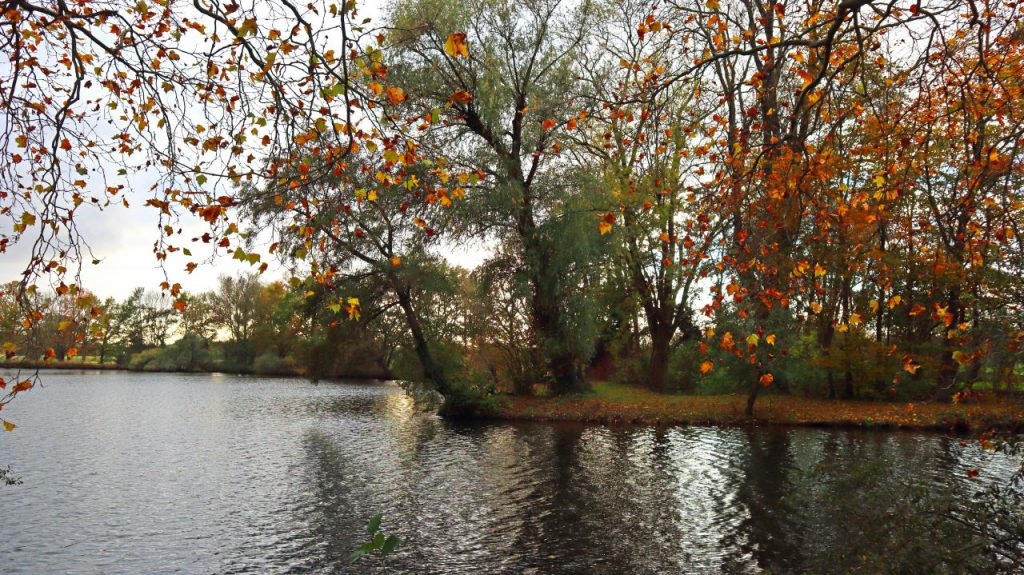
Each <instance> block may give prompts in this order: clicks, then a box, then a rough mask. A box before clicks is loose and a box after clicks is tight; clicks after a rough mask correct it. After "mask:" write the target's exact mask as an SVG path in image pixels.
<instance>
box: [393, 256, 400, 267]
mask: <svg viewBox="0 0 1024 575" xmlns="http://www.w3.org/2000/svg"><path fill="white" fill-rule="evenodd" d="M400 265H402V258H400V257H398V256H391V267H393V268H397V267H398V266H400Z"/></svg>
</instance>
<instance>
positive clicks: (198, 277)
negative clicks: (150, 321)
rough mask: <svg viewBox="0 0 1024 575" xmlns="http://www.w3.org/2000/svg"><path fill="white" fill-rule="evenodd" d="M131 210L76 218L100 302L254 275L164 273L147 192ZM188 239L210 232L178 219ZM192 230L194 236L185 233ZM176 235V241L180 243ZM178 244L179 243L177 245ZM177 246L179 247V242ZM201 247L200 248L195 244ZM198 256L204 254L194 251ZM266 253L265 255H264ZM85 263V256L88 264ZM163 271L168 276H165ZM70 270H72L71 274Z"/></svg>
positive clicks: (10, 266) (459, 254)
mask: <svg viewBox="0 0 1024 575" xmlns="http://www.w3.org/2000/svg"><path fill="white" fill-rule="evenodd" d="M128 197H129V204H130V207H129V208H124V207H123V206H121V205H115V206H111V207H108V208H107V209H106V210H103V211H100V210H95V209H91V210H83V211H80V212H78V214H77V218H78V222H79V225H80V226H81V229H82V233H83V235H84V237H85V240H86V241H87V242H88V243H89V246H90V247H91V249H92V254H93V257H95V258H96V259H99V260H100V263H99V264H97V265H93V264H92V263H91V262H90V261H86V262H84V263H83V265H82V269H81V283H80V285H82V286H83V287H84V288H86V289H88V290H89V291H92V292H93V293H95V294H96V295H98V296H99V297H101V298H107V297H114V298H117V299H123V298H125V297H126V296H128V295H129V294H130V293H131V292H132V290H134V289H135V288H137V287H143V288H146V289H151V290H159V289H160V283H161V282H163V281H164V279H165V277H166V278H167V279H168V280H169V281H170V283H172V284H173V283H180V284H181V285H182V287H183V288H184V289H185V290H186V291H189V292H202V291H207V290H210V289H213V288H214V287H215V286H216V283H217V278H218V277H219V276H220V275H223V274H227V275H237V274H241V273H246V272H253V271H256V266H250V265H249V264H246V263H243V262H240V261H238V260H234V259H231V257H230V256H229V255H221V256H220V257H217V258H215V259H214V260H213V261H212V262H205V263H200V265H199V267H198V268H196V269H195V270H194V271H193V272H192V273H191V274H189V273H187V272H186V271H185V262H186V261H190V260H187V259H186V258H183V257H181V256H178V255H173V254H172V255H171V256H170V257H169V258H168V262H167V264H166V265H165V266H164V268H165V269H162V268H161V266H160V263H159V262H158V261H157V259H156V256H155V255H154V254H153V242H154V241H156V240H157V239H158V238H159V235H160V230H159V229H158V227H157V226H158V223H159V211H158V210H156V209H154V208H152V207H148V206H145V205H143V204H144V203H145V200H146V199H147V197H148V193H137V194H134V195H129V196H128ZM182 219H183V221H182V227H183V228H184V229H185V238H186V242H185V243H188V244H191V242H188V241H187V240H188V239H190V238H192V237H194V236H198V235H201V234H202V233H203V231H204V230H208V229H209V227H208V226H207V225H206V223H205V222H203V221H201V220H198V219H197V218H193V217H190V216H187V217H184V218H182ZM189 230H195V233H191V234H190V233H189ZM178 237H180V236H175V238H178ZM24 239H25V240H26V241H24V242H22V243H19V244H17V245H16V246H15V247H14V248H13V249H10V250H8V252H7V253H6V254H2V255H0V281H2V282H8V281H12V280H17V279H20V277H21V272H22V271H23V270H24V269H25V266H26V265H27V264H28V261H29V247H30V244H31V238H30V237H26V238H24ZM176 241H177V240H176ZM177 243H178V245H180V244H181V242H180V241H177ZM198 245H203V244H198ZM193 252H194V253H195V254H196V255H197V256H199V255H200V254H205V253H208V252H201V251H200V250H195V249H193ZM262 253H264V254H265V253H266V250H265V249H264V250H262ZM437 253H438V254H440V255H441V256H443V257H444V258H445V259H446V260H447V261H448V262H449V263H451V264H453V265H458V266H462V267H465V268H469V269H472V268H474V267H476V266H478V265H479V264H480V263H482V262H483V261H484V259H486V258H487V257H488V256H489V255H490V252H489V250H488V249H487V247H486V246H481V245H457V244H446V245H441V246H440V247H439V248H438V249H437ZM88 259H89V258H88V257H87V260H88ZM269 263H270V266H269V268H268V269H267V271H266V272H265V273H264V274H263V276H262V277H263V279H264V281H273V280H278V279H284V278H285V277H286V271H285V269H284V267H283V266H282V265H281V263H280V262H279V261H275V260H271V261H270V262H269ZM165 270H166V274H167V275H166V276H165V275H164V274H165ZM72 271H74V270H72Z"/></svg>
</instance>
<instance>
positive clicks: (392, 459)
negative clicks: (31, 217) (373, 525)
mask: <svg viewBox="0 0 1024 575" xmlns="http://www.w3.org/2000/svg"><path fill="white" fill-rule="evenodd" d="M44 385H45V387H44V388H42V389H35V390H33V391H31V392H29V393H26V394H24V395H23V396H21V397H19V399H18V400H17V401H15V402H14V403H13V404H12V405H11V406H10V407H9V408H8V409H6V410H5V411H4V415H5V417H6V418H8V419H10V420H12V421H14V422H15V423H17V424H18V429H17V430H16V431H15V432H13V433H4V434H0V466H3V465H8V464H10V465H11V466H12V467H13V468H14V470H15V471H16V472H17V474H18V475H20V476H21V478H22V479H23V480H24V484H23V485H21V486H17V487H0V521H2V523H3V526H4V527H3V533H4V543H3V544H2V547H0V573H6V574H11V575H13V574H21V573H25V574H45V573H80V574H90V573H104V574H119V573H124V574H137V573H364V572H372V571H373V570H374V569H375V568H376V566H375V565H374V564H372V563H371V562H360V563H357V564H355V565H353V564H351V563H349V562H348V560H347V557H348V555H349V554H350V553H351V551H352V550H353V549H354V548H355V547H356V546H357V545H358V544H359V543H360V542H361V539H362V537H363V535H364V525H365V522H366V520H367V518H368V517H370V516H371V515H373V514H374V513H378V512H381V513H383V514H384V517H385V519H384V528H385V529H386V530H387V531H389V532H392V533H395V534H397V535H399V536H400V537H401V538H402V539H403V540H404V543H403V546H402V548H401V550H400V552H399V553H398V554H397V555H396V556H395V557H393V558H392V560H391V561H390V562H389V567H390V568H392V569H393V571H389V572H405V571H408V570H415V572H416V573H495V574H497V573H509V574H512V573H538V574H539V573H552V574H569V573H587V574H615V573H652V574H653V573H720V572H728V573H743V572H750V573H756V572H762V571H764V570H770V571H772V572H799V571H801V570H803V569H805V568H806V567H807V566H808V565H820V564H821V560H822V558H827V557H829V556H831V555H833V554H837V553H838V552H840V551H849V549H848V548H847V547H848V542H849V541H850V540H851V538H852V537H855V536H856V535H858V534H862V533H863V532H864V530H865V529H868V528H871V527H872V525H870V523H871V522H872V521H874V520H875V519H877V517H876V516H875V515H874V514H875V512H876V510H875V508H876V505H877V513H879V514H884V512H885V509H886V507H887V505H890V504H896V503H898V498H899V497H901V494H902V493H903V490H904V489H906V488H910V487H915V486H922V485H923V486H925V487H927V488H928V489H929V490H932V491H936V492H943V493H948V494H950V496H958V495H960V494H964V493H967V492H969V491H970V490H971V489H974V488H976V487H977V485H978V484H979V483H980V482H984V481H992V480H998V479H1001V478H1003V477H1005V476H1006V475H1007V474H1008V473H1009V471H1010V469H1011V468H1012V462H1010V461H1008V460H1006V459H1003V458H1002V457H1001V456H998V455H995V454H989V453H982V452H979V451H978V450H977V449H975V448H974V447H973V446H971V445H968V446H966V447H964V446H962V445H961V441H960V440H959V439H958V438H950V437H944V436H941V435H934V434H913V433H892V432H877V431H876V432H856V431H834V430H811V429H779V428H770V429H736V428H710V427H694V428H683V427H673V428H661V429H658V428H653V427H640V428H607V427H600V426H586V425H552V424H526V423H523V424H519V423H515V424H513V423H496V424H480V425H471V426H467V425H456V424H451V423H448V422H445V421H442V420H440V419H438V418H436V417H434V416H431V415H427V414H423V413H419V412H417V411H416V410H415V409H414V406H413V405H412V403H411V402H410V401H409V400H408V399H407V398H406V396H405V395H404V394H403V393H402V392H401V390H400V389H399V388H398V387H396V386H394V385H391V384H383V383H356V382H343V383H321V384H319V385H315V386H314V385H312V384H309V383H308V382H305V381H302V380H297V379H275V378H255V377H233V376H223V375H175V374H137V373H120V372H117V373H104V372H85V373H79V372H56V373H49V374H46V375H45V377H44ZM974 468H980V469H981V470H982V471H981V477H979V478H977V479H968V478H967V473H966V472H967V470H968V469H974ZM858 485H864V486H865V489H866V488H867V487H870V488H871V489H872V490H874V491H876V492H877V493H881V494H882V495H881V496H879V495H877V493H876V495H874V496H873V497H876V500H873V501H872V502H871V503H872V504H871V505H868V506H866V509H864V512H865V514H864V515H863V516H858V517H851V516H837V515H836V512H837V511H836V510H838V509H845V508H844V507H843V506H842V501H843V500H844V498H846V497H847V495H848V494H849V493H854V492H859V491H858V490H859V488H858V487H857V486H858ZM890 488H891V489H890ZM888 493H891V495H886V494H888ZM887 496H890V497H892V498H893V500H892V501H886V500H885V497H887ZM877 497H881V498H882V499H881V500H877ZM879 516H880V515H879ZM875 527H877V526H875Z"/></svg>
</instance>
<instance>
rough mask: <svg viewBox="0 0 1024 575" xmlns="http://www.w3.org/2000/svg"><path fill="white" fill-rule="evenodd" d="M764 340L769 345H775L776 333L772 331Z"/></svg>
mask: <svg viewBox="0 0 1024 575" xmlns="http://www.w3.org/2000/svg"><path fill="white" fill-rule="evenodd" d="M764 341H765V343H767V344H768V345H771V346H774V345H775V334H774V333H770V334H768V335H766V336H765V337H764Z"/></svg>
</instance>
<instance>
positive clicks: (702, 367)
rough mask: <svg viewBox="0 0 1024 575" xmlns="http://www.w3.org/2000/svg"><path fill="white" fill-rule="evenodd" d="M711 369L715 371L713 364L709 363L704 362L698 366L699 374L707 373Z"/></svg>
mask: <svg viewBox="0 0 1024 575" xmlns="http://www.w3.org/2000/svg"><path fill="white" fill-rule="evenodd" d="M712 369H715V364H714V363H712V362H710V361H705V362H703V363H701V364H700V372H701V373H707V372H709V371H711V370H712Z"/></svg>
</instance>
